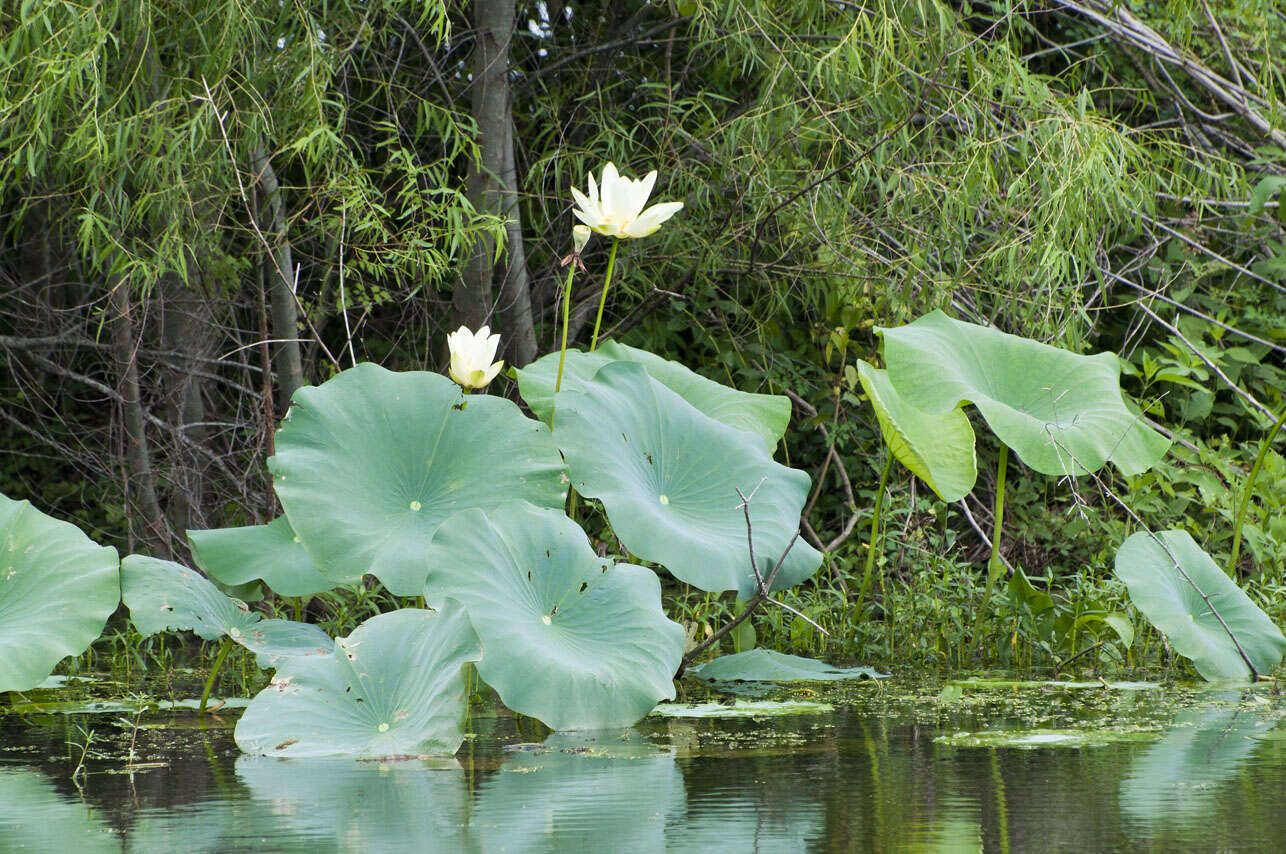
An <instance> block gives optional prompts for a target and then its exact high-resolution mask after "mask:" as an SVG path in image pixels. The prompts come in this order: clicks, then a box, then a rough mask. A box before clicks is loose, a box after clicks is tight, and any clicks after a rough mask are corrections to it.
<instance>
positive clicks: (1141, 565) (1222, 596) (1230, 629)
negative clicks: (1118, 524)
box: [1116, 531, 1286, 680]
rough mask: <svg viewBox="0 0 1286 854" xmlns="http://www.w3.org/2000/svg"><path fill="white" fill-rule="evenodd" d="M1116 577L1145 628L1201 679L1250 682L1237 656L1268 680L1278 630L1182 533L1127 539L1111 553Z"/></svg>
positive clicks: (1285, 644) (1282, 647) (1283, 646)
mask: <svg viewBox="0 0 1286 854" xmlns="http://www.w3.org/2000/svg"><path fill="white" fill-rule="evenodd" d="M1158 539H1159V540H1160V541H1159V542H1158ZM1163 543H1164V546H1163V545H1162V544H1163ZM1167 550H1168V551H1167ZM1116 575H1117V577H1118V578H1120V579H1121V580H1122V581H1124V582H1125V584H1126V586H1127V587H1128V588H1129V591H1130V601H1132V602H1133V603H1134V604H1135V606H1136V607H1137V608H1138V609H1139V610H1140V611H1142V612H1143V616H1145V617H1147V618H1148V622H1150V623H1152V625H1154V626H1156V627H1157V629H1159V630H1160V631H1161V632H1162V633H1164V634H1165V636H1166V637H1168V638H1169V639H1170V645H1171V646H1173V647H1174V649H1175V651H1176V652H1178V653H1179V654H1180V655H1183V656H1186V657H1187V658H1190V659H1192V663H1193V665H1194V666H1196V668H1197V672H1198V673H1200V674H1201V675H1202V676H1203V677H1205V678H1206V679H1211V680H1215V679H1246V678H1250V677H1251V676H1252V673H1251V670H1250V668H1249V667H1247V666H1246V661H1245V660H1244V659H1243V658H1242V654H1243V653H1244V654H1245V658H1246V659H1249V661H1250V663H1251V665H1253V666H1254V670H1255V673H1258V674H1269V673H1272V672H1273V669H1274V668H1275V667H1276V666H1277V665H1278V664H1279V663H1280V662H1281V660H1282V653H1283V652H1286V638H1284V637H1282V633H1281V630H1280V629H1278V628H1277V626H1275V625H1274V624H1273V621H1272V620H1270V619H1269V618H1268V615H1267V614H1265V613H1264V612H1263V611H1261V610H1260V609H1259V606H1257V605H1256V604H1255V603H1254V602H1252V601H1250V597H1249V596H1247V595H1246V594H1245V593H1244V592H1243V591H1242V589H1241V588H1240V587H1238V586H1237V585H1236V584H1235V583H1233V581H1232V579H1230V578H1229V577H1228V576H1227V575H1225V574H1224V572H1223V570H1221V569H1220V568H1219V567H1218V565H1216V564H1215V562H1214V561H1213V560H1212V559H1211V558H1210V555H1208V554H1206V553H1205V552H1204V551H1202V549H1201V547H1200V546H1198V545H1197V544H1196V542H1195V541H1193V539H1192V537H1190V536H1189V535H1188V532H1187V531H1161V532H1160V533H1158V534H1156V535H1155V536H1153V535H1152V534H1150V533H1147V532H1145V531H1140V532H1139V533H1137V534H1134V535H1133V536H1131V537H1130V538H1129V539H1127V540H1126V541H1125V542H1124V543H1122V544H1121V548H1120V549H1118V550H1117V552H1116ZM1185 576H1186V577H1185ZM1203 594H1204V596H1203ZM1238 647H1240V651H1238Z"/></svg>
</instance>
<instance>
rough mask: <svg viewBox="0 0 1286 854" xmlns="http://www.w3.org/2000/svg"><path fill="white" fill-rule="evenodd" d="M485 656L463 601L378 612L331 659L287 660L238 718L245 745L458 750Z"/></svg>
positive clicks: (379, 751) (293, 749) (305, 750)
mask: <svg viewBox="0 0 1286 854" xmlns="http://www.w3.org/2000/svg"><path fill="white" fill-rule="evenodd" d="M481 655H482V650H481V649H480V648H479V646H478V638H477V636H476V635H475V634H474V631H473V627H472V626H470V625H469V618H468V617H467V616H466V615H465V613H464V610H463V609H462V608H460V606H459V605H458V604H457V603H454V602H452V603H447V606H446V607H444V608H443V609H441V610H439V611H423V610H418V609H412V608H406V609H402V610H400V611H392V612H390V613H387V614H380V615H378V616H375V617H371V618H370V619H369V620H367V621H366V622H364V623H362V624H361V625H360V626H358V627H357V629H355V630H354V631H353V633H352V634H351V635H349V636H348V637H347V638H337V639H336V640H335V645H334V651H333V652H332V653H331V654H330V655H321V656H308V657H302V658H290V659H286V660H284V661H283V662H282V663H281V666H280V667H279V668H278V670H277V675H276V676H274V677H273V680H272V682H270V683H269V684H268V687H267V688H264V689H263V690H262V691H260V692H259V694H257V695H256V696H255V698H254V700H253V701H251V703H250V706H249V707H248V708H247V709H246V712H245V714H244V715H242V717H241V720H240V721H238V722H237V728H236V731H235V733H234V736H235V738H236V740H237V746H238V747H240V748H241V749H242V750H244V751H245V752H246V753H261V754H265V755H268V756H290V757H299V758H303V757H321V756H352V757H356V758H359V759H360V758H367V759H370V758H379V757H385V756H406V755H411V756H415V755H426V754H427V755H435V754H436V755H449V754H452V753H455V751H456V750H457V749H458V748H459V747H460V742H461V741H463V740H464V733H463V730H462V729H461V724H462V722H463V721H464V714H465V704H466V699H467V697H466V694H467V690H466V686H465V680H464V672H463V668H464V665H465V664H466V663H467V662H470V661H477V660H478V659H479V658H480V657H481Z"/></svg>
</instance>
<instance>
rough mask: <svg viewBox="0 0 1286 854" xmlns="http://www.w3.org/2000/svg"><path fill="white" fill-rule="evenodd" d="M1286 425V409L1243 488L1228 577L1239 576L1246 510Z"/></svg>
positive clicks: (1262, 447)
mask: <svg viewBox="0 0 1286 854" xmlns="http://www.w3.org/2000/svg"><path fill="white" fill-rule="evenodd" d="M1283 424H1286V409H1283V410H1282V414H1281V417H1279V418H1278V419H1277V423H1276V424H1274V425H1273V426H1272V429H1270V430H1269V431H1268V435H1267V436H1265V437H1264V441H1263V443H1262V444H1260V446H1259V453H1258V454H1257V455H1256V456H1255V464H1254V465H1253V466H1251V467H1250V475H1249V476H1247V478H1246V485H1245V486H1244V487H1242V496H1241V502H1240V503H1239V504H1238V505H1237V515H1236V517H1235V518H1234V519H1233V523H1232V557H1231V558H1229V559H1228V570H1227V571H1228V575H1229V576H1230V577H1235V576H1236V574H1237V558H1238V557H1239V556H1240V555H1241V524H1242V523H1243V522H1245V521H1246V510H1247V508H1249V507H1250V496H1251V495H1253V494H1254V492H1255V478H1257V477H1259V470H1260V469H1261V468H1263V465H1264V460H1265V459H1266V458H1267V457H1268V449H1269V448H1271V447H1272V445H1273V440H1274V439H1276V438H1277V433H1278V431H1280V430H1281V429H1282V425H1283Z"/></svg>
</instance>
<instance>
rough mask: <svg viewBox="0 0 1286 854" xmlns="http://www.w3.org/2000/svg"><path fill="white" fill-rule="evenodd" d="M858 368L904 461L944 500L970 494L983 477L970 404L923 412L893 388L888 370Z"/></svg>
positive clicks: (863, 364)
mask: <svg viewBox="0 0 1286 854" xmlns="http://www.w3.org/2000/svg"><path fill="white" fill-rule="evenodd" d="M857 374H858V378H859V380H860V382H861V383H862V390H863V391H865V392H866V396H867V397H868V398H869V399H870V401H871V406H872V408H874V409H875V417H876V418H877V419H878V420H879V422H880V432H881V433H882V434H883V435H884V442H885V444H887V445H888V446H889V450H890V451H892V452H893V456H895V457H897V460H898V462H900V463H901V464H902V465H904V466H906V467H907V468H908V469H910V470H911V471H912V472H913V473H914V474H915V475H916V477H918V478H920V479H921V480H923V481H924V482H925V483H927V484H928V485H929V488H930V489H932V490H933V491H934V493H936V494H937V496H938V497H939V498H941V499H942V500H943V501H959V500H960V499H961V498H963V497H965V496H966V495H968V494H969V492H970V491H972V489H973V485H974V482H975V481H977V479H978V461H977V456H976V454H975V452H974V435H973V427H972V426H970V424H969V417H968V416H967V415H965V414H964V410H963V409H962V408H961V407H959V406H957V407H956V408H954V409H951V410H948V411H947V412H946V413H942V414H929V413H926V412H921V411H920V410H918V409H916V408H915V407H913V406H911V405H909V404H908V403H907V402H906V401H905V400H903V399H902V396H901V395H899V394H898V392H897V390H896V389H895V388H893V384H892V383H890V382H889V375H888V371H882V370H879V369H878V368H875V367H873V366H872V365H870V364H869V363H867V362H863V361H859V362H858V363H857Z"/></svg>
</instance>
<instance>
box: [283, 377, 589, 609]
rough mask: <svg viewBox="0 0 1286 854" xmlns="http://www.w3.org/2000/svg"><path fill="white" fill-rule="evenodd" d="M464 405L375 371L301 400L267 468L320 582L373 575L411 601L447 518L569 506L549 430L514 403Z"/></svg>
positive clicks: (482, 398) (436, 380)
mask: <svg viewBox="0 0 1286 854" xmlns="http://www.w3.org/2000/svg"><path fill="white" fill-rule="evenodd" d="M465 401H466V398H465V397H464V396H463V395H462V394H461V392H460V389H459V387H458V386H456V385H455V383H453V382H451V381H450V380H448V379H447V378H446V377H443V376H439V375H438V374H430V373H424V372H421V371H411V372H407V373H394V372H392V371H386V370H385V369H383V368H381V367H379V366H378V365H372V364H361V365H358V366H357V367H355V368H351V369H349V370H347V371H344V372H343V373H341V374H339V375H338V376H336V377H334V378H332V379H330V380H329V381H327V382H325V383H323V384H322V385H320V386H316V387H310V388H302V389H300V390H299V391H298V392H296V393H295V397H294V403H293V406H292V407H291V409H290V417H289V418H288V419H287V421H286V422H285V424H284V425H283V426H282V428H281V430H279V431H278V433H277V445H276V447H277V453H276V456H274V457H273V458H272V459H271V460H269V461H268V465H269V468H270V469H271V470H272V472H273V475H274V477H273V485H274V487H275V488H276V490H277V495H278V497H280V498H281V503H282V506H283V507H284V508H285V511H286V516H287V517H288V518H289V519H290V524H291V527H293V528H294V529H295V532H296V533H297V534H298V535H299V539H300V541H301V542H302V543H303V546H304V549H305V550H306V551H307V552H308V555H309V556H310V557H311V558H312V559H313V563H314V564H315V565H316V566H317V569H318V570H319V571H320V572H321V573H322V574H323V575H325V576H327V577H329V578H331V579H333V580H336V581H339V580H342V579H346V578H351V577H352V576H353V574H354V573H367V572H369V573H371V574H373V575H374V576H375V577H377V578H378V579H379V580H380V581H382V582H383V583H384V586H385V587H387V588H388V589H389V591H390V592H391V593H393V594H394V595H397V596H415V595H418V594H419V593H420V591H421V589H422V588H423V587H424V574H425V561H424V555H425V551H426V549H427V548H428V544H429V540H431V539H432V538H433V532H434V531H436V530H437V528H438V525H440V524H441V523H442V520H444V519H446V518H447V517H448V516H450V515H451V514H453V513H456V512H458V511H460V510H468V509H470V508H473V507H478V508H481V509H483V510H492V509H495V508H496V507H498V506H499V505H500V504H502V503H504V502H505V501H512V500H517V499H521V500H525V501H530V502H531V503H533V504H537V505H539V506H542V507H562V506H563V502H564V501H565V499H566V497H567V472H566V469H565V468H564V466H563V463H562V460H561V459H560V458H559V456H558V449H557V448H556V447H555V446H554V443H553V441H552V440H551V439H550V436H549V431H548V430H547V429H546V428H545V427H543V426H542V425H541V424H539V423H538V422H536V421H532V420H531V419H529V418H526V417H524V416H523V414H522V413H521V412H520V411H519V409H518V407H517V406H516V405H515V404H514V403H512V402H511V401H508V400H504V399H502V398H499V397H491V396H488V395H472V396H470V397H468V398H467V405H466V404H465Z"/></svg>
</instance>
